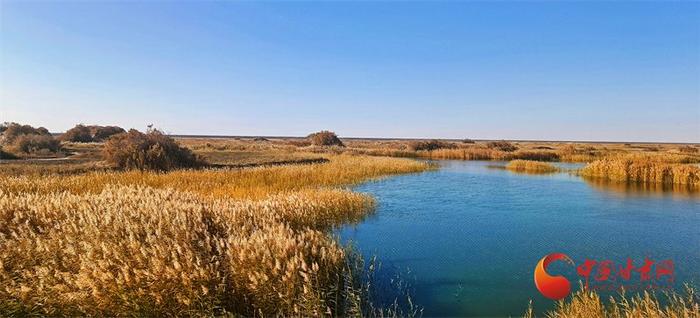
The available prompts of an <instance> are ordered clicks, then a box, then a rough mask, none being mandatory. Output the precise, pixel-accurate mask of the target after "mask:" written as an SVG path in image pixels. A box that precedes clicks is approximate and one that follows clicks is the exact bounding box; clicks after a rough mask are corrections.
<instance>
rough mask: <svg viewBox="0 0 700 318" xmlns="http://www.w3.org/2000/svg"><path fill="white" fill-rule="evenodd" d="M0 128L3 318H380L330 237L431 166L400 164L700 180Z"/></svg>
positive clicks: (571, 150) (602, 162)
mask: <svg viewBox="0 0 700 318" xmlns="http://www.w3.org/2000/svg"><path fill="white" fill-rule="evenodd" d="M0 132H2V137H1V139H0V144H1V145H2V149H1V151H2V153H1V154H2V159H13V158H18V159H15V160H3V161H2V162H1V163H0V286H3V288H2V289H0V314H1V315H4V316H23V315H70V316H72V315H96V316H103V315H108V316H118V315H125V314H136V315H148V316H162V315H220V314H234V315H236V314H239V315H245V316H269V315H298V316H319V315H361V316H367V315H375V314H377V315H381V314H387V313H388V312H385V311H382V308H376V307H374V305H373V304H372V303H371V300H370V299H369V298H368V297H367V295H366V294H367V293H368V291H367V288H366V286H365V285H362V284H363V283H362V282H361V281H360V280H358V275H359V274H358V272H361V271H363V270H364V268H362V266H359V268H358V266H357V259H356V258H355V257H356V255H354V253H353V252H352V251H351V250H348V249H347V248H346V247H344V246H342V245H340V243H338V241H337V240H336V238H335V237H333V236H332V235H331V231H332V229H334V228H336V227H338V226H341V225H343V224H348V223H354V222H359V221H361V220H363V218H364V217H365V216H366V215H368V214H369V213H371V212H372V211H373V207H374V204H375V202H374V199H373V198H372V197H370V196H368V195H366V194H359V193H355V192H352V191H350V190H348V188H347V186H349V185H353V184H357V183H360V182H364V181H367V180H371V179H376V178H382V177H384V176H388V175H394V174H405V173H414V172H421V171H426V170H430V169H433V168H434V166H433V165H431V164H429V163H427V162H426V161H423V160H412V159H407V158H419V159H459V160H509V161H510V163H509V164H508V165H507V168H508V169H511V170H514V171H525V172H535V173H543V172H555V171H557V168H556V167H554V166H553V165H551V164H550V163H547V162H552V161H572V162H586V163H588V165H587V166H586V167H585V168H583V169H582V170H581V172H580V173H581V175H583V176H586V177H590V178H596V179H599V180H610V181H618V182H625V183H632V182H634V183H643V184H646V183H649V184H656V183H662V184H667V183H671V184H679V185H688V186H691V187H697V186H698V182H699V181H698V179H699V178H700V177H699V176H700V174H699V173H698V166H697V165H695V164H696V163H698V162H700V154H698V153H697V151H694V149H695V150H696V149H697V148H696V146H693V145H684V146H677V145H638V146H636V147H634V146H624V145H617V144H572V143H557V142H507V141H495V142H484V141H474V140H469V139H465V141H448V140H363V139H345V140H341V139H340V138H338V136H337V135H336V134H335V133H332V132H329V131H321V132H318V133H314V134H311V135H309V136H308V137H307V138H271V137H268V138H238V139H234V138H173V137H171V136H166V135H164V134H163V133H161V132H159V131H157V130H149V131H147V132H145V133H142V132H139V131H136V130H130V131H128V132H126V131H124V130H123V129H121V128H119V127H112V126H94V125H93V126H85V125H78V126H76V127H74V128H73V129H71V130H70V131H68V132H66V133H65V134H64V135H63V136H60V137H59V138H55V137H54V136H52V135H51V134H50V133H48V131H47V130H46V129H43V128H34V127H31V126H28V125H19V124H14V123H9V124H5V125H3V126H1V128H0ZM403 157H405V158H403ZM47 158H49V159H50V160H46V159H47ZM584 296H585V297H584ZM577 297H578V298H574V299H573V300H572V301H571V302H570V303H568V305H567V306H568V307H562V308H561V309H558V310H559V311H560V312H562V313H573V312H574V311H572V310H573V309H571V308H589V307H585V306H583V307H582V306H580V303H581V302H584V301H585V303H586V304H589V303H592V302H591V301H590V299H593V298H591V297H593V296H587V295H579V296H577ZM644 301H646V300H644ZM686 305H687V303H686ZM562 306H564V305H562ZM692 306H695V307H692V308H695V309H694V310H696V312H697V301H695V302H694V303H692ZM590 308H598V307H595V306H592V307H590ZM674 308H675V307H674ZM678 308H680V307H678ZM684 308H685V307H684ZM692 308H691V309H692ZM577 310H580V311H579V312H580V313H582V312H588V311H586V310H593V309H577ZM649 310H652V309H649ZM653 310H655V312H659V313H662V312H664V311H663V310H666V309H658V310H657V309H653ZM684 310H685V309H684ZM650 312H651V311H650ZM391 313H393V314H397V313H400V311H399V309H397V308H394V310H393V311H391Z"/></svg>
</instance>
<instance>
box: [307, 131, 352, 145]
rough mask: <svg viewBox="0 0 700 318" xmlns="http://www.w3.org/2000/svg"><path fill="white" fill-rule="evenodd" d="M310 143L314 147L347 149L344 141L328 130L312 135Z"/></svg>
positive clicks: (309, 137)
mask: <svg viewBox="0 0 700 318" xmlns="http://www.w3.org/2000/svg"><path fill="white" fill-rule="evenodd" d="M307 138H308V139H309V141H310V142H311V144H312V145H314V146H339V147H345V145H344V144H343V142H342V141H340V139H339V138H338V136H337V135H336V134H335V133H334V132H332V131H328V130H322V131H319V132H316V133H313V134H310V135H309V136H308V137H307Z"/></svg>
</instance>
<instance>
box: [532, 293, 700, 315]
mask: <svg viewBox="0 0 700 318" xmlns="http://www.w3.org/2000/svg"><path fill="white" fill-rule="evenodd" d="M664 301H665V303H664V302H661V301H660V300H659V298H657V296H656V294H654V293H649V292H644V293H642V294H637V295H635V296H634V297H631V299H628V298H626V297H624V294H623V295H621V296H619V297H611V298H610V300H609V301H608V303H607V304H606V303H604V302H603V301H601V299H600V296H599V295H598V294H597V293H596V292H594V291H585V290H580V291H578V292H576V293H574V294H573V295H572V296H571V298H570V299H565V300H562V301H559V302H557V305H556V308H555V309H553V310H551V311H549V312H547V313H546V314H545V316H546V317H581V318H608V317H610V318H641V317H645V318H697V317H700V304H698V296H697V295H696V294H695V292H694V290H693V289H691V288H686V291H685V293H684V294H678V293H673V292H671V293H667V294H666V295H665V297H664ZM524 317H526V318H531V317H534V315H533V313H532V306H530V308H529V309H528V311H527V312H526V313H525V315H524Z"/></svg>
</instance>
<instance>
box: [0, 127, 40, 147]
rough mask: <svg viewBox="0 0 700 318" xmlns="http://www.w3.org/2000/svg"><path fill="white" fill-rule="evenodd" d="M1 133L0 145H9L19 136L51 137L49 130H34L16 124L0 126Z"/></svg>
mask: <svg viewBox="0 0 700 318" xmlns="http://www.w3.org/2000/svg"><path fill="white" fill-rule="evenodd" d="M0 132H2V143H4V144H6V145H7V144H11V143H12V142H13V141H14V140H15V138H17V137H19V136H21V135H40V136H51V133H49V130H48V129H46V128H44V127H39V128H34V127H32V126H29V125H20V124H18V123H4V124H2V125H0Z"/></svg>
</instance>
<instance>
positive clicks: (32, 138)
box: [8, 135, 61, 154]
mask: <svg viewBox="0 0 700 318" xmlns="http://www.w3.org/2000/svg"><path fill="white" fill-rule="evenodd" d="M60 149H61V143H60V142H59V141H58V140H56V139H54V138H53V137H52V136H51V135H19V136H17V137H16V138H14V140H13V141H12V143H10V145H9V147H8V150H10V151H11V152H13V153H15V154H18V153H25V154H31V153H33V154H49V153H56V152H58V150H60Z"/></svg>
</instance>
